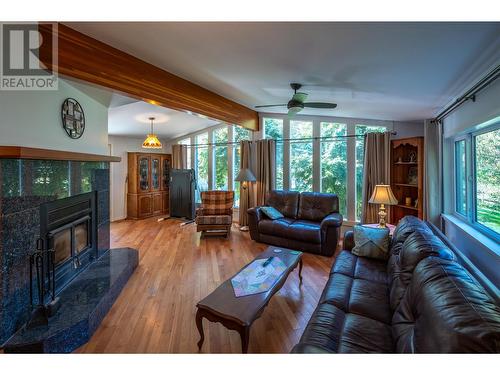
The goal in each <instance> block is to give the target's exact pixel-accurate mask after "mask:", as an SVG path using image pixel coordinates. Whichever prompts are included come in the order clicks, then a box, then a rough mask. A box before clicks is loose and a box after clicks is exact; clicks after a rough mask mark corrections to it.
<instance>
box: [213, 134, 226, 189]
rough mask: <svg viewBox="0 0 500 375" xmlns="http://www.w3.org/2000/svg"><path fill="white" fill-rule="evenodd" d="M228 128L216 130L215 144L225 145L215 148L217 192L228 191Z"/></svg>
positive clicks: (215, 185)
mask: <svg viewBox="0 0 500 375" xmlns="http://www.w3.org/2000/svg"><path fill="white" fill-rule="evenodd" d="M227 140H228V129H227V126H224V127H222V128H218V129H215V130H214V143H216V144H217V143H224V144H223V145H219V146H217V145H216V146H214V158H215V163H214V165H215V171H214V176H215V183H214V188H215V190H227V187H228V184H227V182H228V181H227V180H228V173H227V172H228V163H227Z"/></svg>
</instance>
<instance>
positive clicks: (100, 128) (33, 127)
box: [0, 79, 108, 155]
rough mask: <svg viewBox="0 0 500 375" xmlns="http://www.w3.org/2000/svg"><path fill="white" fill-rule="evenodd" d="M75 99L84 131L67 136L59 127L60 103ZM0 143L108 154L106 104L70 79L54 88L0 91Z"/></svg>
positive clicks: (2, 144)
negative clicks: (82, 114)
mask: <svg viewBox="0 0 500 375" xmlns="http://www.w3.org/2000/svg"><path fill="white" fill-rule="evenodd" d="M66 98H74V99H76V100H77V101H78V102H79V103H80V104H81V105H82V107H83V110H84V113H85V132H84V134H83V136H82V137H81V138H80V139H71V138H70V137H68V135H67V134H66V132H65V131H64V129H63V127H62V121H61V105H62V103H63V101H64V100H65V99H66ZM0 146H25V147H35V148H45V149H51V150H62V151H74V152H84V153H90V154H102V155H106V154H108V108H107V107H106V106H105V105H103V104H101V103H99V102H98V101H96V100H94V99H93V98H91V97H90V96H88V95H87V94H84V93H83V92H81V91H79V90H78V89H76V88H75V87H73V86H72V85H71V84H70V83H69V82H67V81H64V80H62V79H60V80H59V89H58V90H57V91H0Z"/></svg>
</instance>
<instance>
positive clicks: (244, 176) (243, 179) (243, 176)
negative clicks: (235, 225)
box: [234, 168, 257, 232]
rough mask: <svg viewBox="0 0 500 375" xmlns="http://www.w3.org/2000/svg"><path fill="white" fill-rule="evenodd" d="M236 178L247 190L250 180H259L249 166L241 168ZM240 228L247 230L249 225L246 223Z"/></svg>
mask: <svg viewBox="0 0 500 375" xmlns="http://www.w3.org/2000/svg"><path fill="white" fill-rule="evenodd" d="M234 180H235V181H239V182H240V183H241V188H242V189H243V190H244V191H247V189H248V183H249V182H255V181H257V179H256V178H255V176H254V175H253V173H252V171H251V170H250V169H248V168H241V169H240V173H238V176H236V178H235V179H234ZM247 194H248V192H247ZM240 207H241V196H240ZM240 230H242V231H244V232H247V231H248V226H247V225H244V226H242V227H240Z"/></svg>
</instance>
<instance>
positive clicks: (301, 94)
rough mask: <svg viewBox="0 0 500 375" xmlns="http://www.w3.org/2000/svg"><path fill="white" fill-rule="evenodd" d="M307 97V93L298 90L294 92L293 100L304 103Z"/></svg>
mask: <svg viewBox="0 0 500 375" xmlns="http://www.w3.org/2000/svg"><path fill="white" fill-rule="evenodd" d="M306 99H307V94H306V93H305V92H296V93H295V94H293V97H292V100H295V101H297V102H301V103H304V100H306Z"/></svg>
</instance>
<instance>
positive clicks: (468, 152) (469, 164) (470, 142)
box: [452, 121, 500, 241]
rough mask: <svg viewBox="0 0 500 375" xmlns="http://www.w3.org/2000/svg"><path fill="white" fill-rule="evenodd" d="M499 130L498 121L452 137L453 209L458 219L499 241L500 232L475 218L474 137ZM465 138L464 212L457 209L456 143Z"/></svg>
mask: <svg viewBox="0 0 500 375" xmlns="http://www.w3.org/2000/svg"><path fill="white" fill-rule="evenodd" d="M497 130H500V121H497V122H495V123H493V124H491V125H488V126H485V127H483V128H481V129H479V130H474V131H471V132H468V133H466V134H462V135H459V136H457V137H455V138H453V146H452V147H453V210H452V213H453V215H454V216H455V217H457V218H458V219H460V220H462V221H464V222H465V223H466V224H467V225H470V226H471V227H472V228H474V229H475V230H477V231H479V232H480V233H482V234H484V235H485V236H487V237H488V238H491V239H493V240H495V241H500V233H498V232H496V231H495V230H493V229H491V228H489V227H487V226H486V225H484V224H482V223H480V222H479V221H478V220H477V183H476V182H477V175H476V161H477V160H476V137H477V136H479V135H482V134H486V133H490V132H494V131H497ZM462 140H465V168H466V214H465V215H463V214H462V213H460V212H458V211H457V205H456V203H457V160H456V144H457V142H460V141H462Z"/></svg>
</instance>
